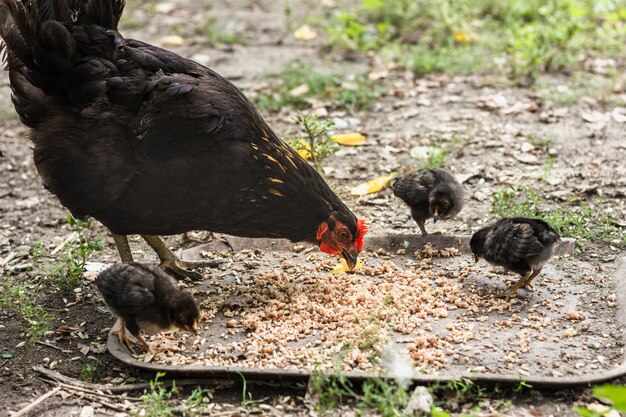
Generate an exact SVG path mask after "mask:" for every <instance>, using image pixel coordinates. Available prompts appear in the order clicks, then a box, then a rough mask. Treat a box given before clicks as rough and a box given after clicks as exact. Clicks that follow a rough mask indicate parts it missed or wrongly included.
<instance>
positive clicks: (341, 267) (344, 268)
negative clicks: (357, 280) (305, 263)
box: [330, 258, 363, 275]
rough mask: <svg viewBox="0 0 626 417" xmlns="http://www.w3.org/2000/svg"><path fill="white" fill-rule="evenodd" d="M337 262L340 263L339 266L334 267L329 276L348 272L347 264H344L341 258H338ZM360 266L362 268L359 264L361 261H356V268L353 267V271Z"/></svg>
mask: <svg viewBox="0 0 626 417" xmlns="http://www.w3.org/2000/svg"><path fill="white" fill-rule="evenodd" d="M339 262H341V264H340V265H337V266H336V267H334V268H333V269H332V271H330V272H331V274H333V275H339V274H343V273H344V272H349V270H348V264H347V263H346V260H345V259H343V258H339ZM361 266H363V264H361V260H360V259H359V260H357V261H356V266H355V267H354V270H355V271H356V270H357V269H359V268H360V267H361Z"/></svg>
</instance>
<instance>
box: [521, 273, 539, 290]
mask: <svg viewBox="0 0 626 417" xmlns="http://www.w3.org/2000/svg"><path fill="white" fill-rule="evenodd" d="M540 273H541V268H539V269H536V270H534V271H533V273H532V274H530V275H529V276H528V277H527V278H526V279H525V280H524V283H523V284H522V288H526V289H528V290H529V291H534V288H533V286H532V285H531V284H530V283H531V282H532V280H533V279H535V277H536V276H537V275H539V274H540Z"/></svg>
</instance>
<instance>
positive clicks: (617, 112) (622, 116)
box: [611, 107, 626, 123]
mask: <svg viewBox="0 0 626 417" xmlns="http://www.w3.org/2000/svg"><path fill="white" fill-rule="evenodd" d="M611 117H612V118H613V120H615V121H616V122H617V123H626V108H625V107H616V108H614V109H613V111H612V112H611Z"/></svg>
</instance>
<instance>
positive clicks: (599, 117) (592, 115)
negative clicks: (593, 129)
mask: <svg viewBox="0 0 626 417" xmlns="http://www.w3.org/2000/svg"><path fill="white" fill-rule="evenodd" d="M580 117H582V119H583V120H584V121H585V122H589V123H603V122H606V121H607V120H608V118H609V117H608V116H607V115H606V114H605V113H602V112H599V111H597V110H591V111H583V112H581V113H580Z"/></svg>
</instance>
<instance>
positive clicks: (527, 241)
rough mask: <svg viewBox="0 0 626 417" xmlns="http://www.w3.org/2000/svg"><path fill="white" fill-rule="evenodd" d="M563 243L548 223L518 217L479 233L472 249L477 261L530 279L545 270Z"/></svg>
mask: <svg viewBox="0 0 626 417" xmlns="http://www.w3.org/2000/svg"><path fill="white" fill-rule="evenodd" d="M559 240H560V237H559V235H558V233H557V232H556V231H555V230H554V229H553V228H552V227H550V225H549V224H548V223H546V222H545V221H543V220H539V219H527V218H523V217H514V218H505V219H501V220H499V221H497V222H496V223H495V224H493V225H490V226H487V227H485V228H483V229H481V230H479V231H477V232H476V233H474V235H473V236H472V239H471V240H470V246H471V249H472V252H473V253H474V255H475V256H476V257H477V258H479V257H482V258H484V259H485V260H486V261H488V262H490V263H493V264H495V265H500V266H502V267H504V268H506V269H507V270H509V271H513V272H516V273H518V274H520V275H522V276H523V277H526V276H528V275H529V274H530V273H531V272H532V271H540V270H541V268H542V267H543V265H544V264H545V263H546V262H547V261H548V259H550V257H551V256H552V252H553V250H554V246H555V244H556V243H557V242H558V241H559Z"/></svg>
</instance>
